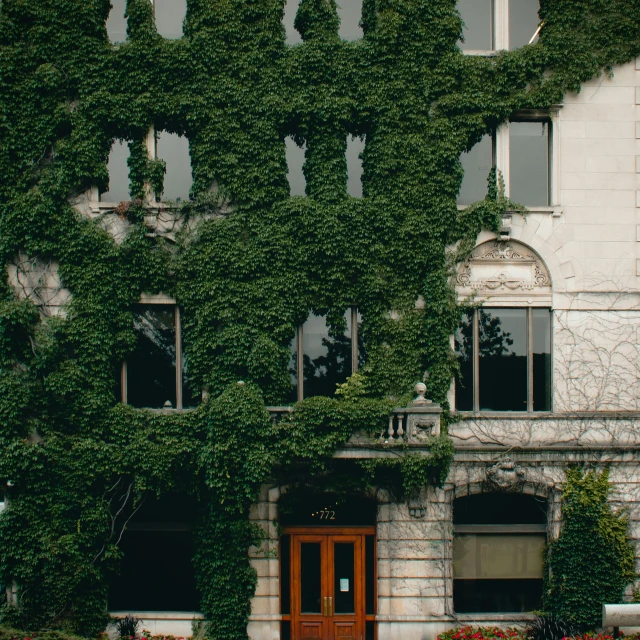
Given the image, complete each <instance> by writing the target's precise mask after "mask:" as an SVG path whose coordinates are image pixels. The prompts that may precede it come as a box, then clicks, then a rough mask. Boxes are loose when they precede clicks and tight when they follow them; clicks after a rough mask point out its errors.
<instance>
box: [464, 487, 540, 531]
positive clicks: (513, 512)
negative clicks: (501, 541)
mask: <svg viewBox="0 0 640 640" xmlns="http://www.w3.org/2000/svg"><path fill="white" fill-rule="evenodd" d="M546 523H547V501H546V500H543V499H542V498H538V497H537V496H532V495H526V494H525V495H523V494H520V493H480V494H477V495H471V496H463V497H462V498H458V499H456V500H454V502H453V524H546Z"/></svg>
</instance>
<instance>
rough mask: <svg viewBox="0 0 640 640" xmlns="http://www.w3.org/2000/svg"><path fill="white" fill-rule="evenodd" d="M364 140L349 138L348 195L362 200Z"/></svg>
mask: <svg viewBox="0 0 640 640" xmlns="http://www.w3.org/2000/svg"><path fill="white" fill-rule="evenodd" d="M363 151H364V139H363V138H357V137H355V136H349V137H348V138H347V152H346V159H347V193H348V194H349V195H350V196H351V197H352V198H362V158H361V157H360V154H361V153H362V152H363Z"/></svg>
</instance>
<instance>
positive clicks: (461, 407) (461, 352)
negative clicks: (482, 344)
mask: <svg viewBox="0 0 640 640" xmlns="http://www.w3.org/2000/svg"><path fill="white" fill-rule="evenodd" d="M455 351H456V357H457V358H458V364H459V365H460V371H459V373H458V375H457V376H456V409H457V410H458V411H473V311H467V312H466V313H465V314H464V315H463V316H462V321H461V322H460V327H459V328H458V330H457V331H456V334H455Z"/></svg>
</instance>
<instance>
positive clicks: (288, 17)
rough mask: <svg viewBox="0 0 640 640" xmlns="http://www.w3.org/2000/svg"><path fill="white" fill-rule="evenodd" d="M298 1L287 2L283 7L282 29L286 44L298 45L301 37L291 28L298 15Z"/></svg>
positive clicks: (288, 0) (290, 0) (289, 0)
mask: <svg viewBox="0 0 640 640" xmlns="http://www.w3.org/2000/svg"><path fill="white" fill-rule="evenodd" d="M299 6H300V0H287V2H286V4H285V6H284V15H283V16H282V26H283V27H284V33H285V42H286V43H287V44H290V45H291V44H300V43H301V42H302V37H301V36H300V34H299V33H298V31H297V30H296V28H295V27H294V26H293V23H294V22H295V19H296V13H298V7H299Z"/></svg>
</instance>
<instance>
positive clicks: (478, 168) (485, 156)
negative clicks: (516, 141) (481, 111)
mask: <svg viewBox="0 0 640 640" xmlns="http://www.w3.org/2000/svg"><path fill="white" fill-rule="evenodd" d="M460 162H462V168H463V169H464V178H463V179H462V185H461V186H460V193H459V194H458V200H457V202H458V204H464V205H466V204H472V203H473V202H477V201H478V200H484V197H485V196H486V195H487V178H488V177H489V171H491V167H492V166H493V141H492V139H491V136H490V135H488V134H487V135H484V136H482V139H481V140H480V142H478V143H477V144H475V145H474V146H473V147H472V148H471V150H469V151H466V152H465V153H463V154H462V155H461V156H460Z"/></svg>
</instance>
